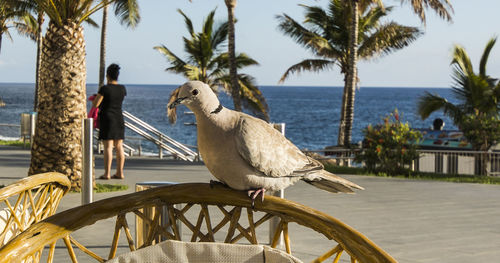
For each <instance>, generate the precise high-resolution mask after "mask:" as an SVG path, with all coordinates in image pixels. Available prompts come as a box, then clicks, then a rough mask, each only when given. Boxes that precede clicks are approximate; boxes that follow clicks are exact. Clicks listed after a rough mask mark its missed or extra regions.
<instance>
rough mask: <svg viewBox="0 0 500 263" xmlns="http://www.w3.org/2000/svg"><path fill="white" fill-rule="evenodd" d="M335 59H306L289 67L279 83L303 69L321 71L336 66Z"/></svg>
mask: <svg viewBox="0 0 500 263" xmlns="http://www.w3.org/2000/svg"><path fill="white" fill-rule="evenodd" d="M335 63H336V61H335V60H326V59H305V60H303V61H301V62H299V63H297V64H295V65H293V66H291V67H289V68H288V69H287V70H286V71H285V73H284V74H283V76H281V79H280V80H279V83H283V82H284V81H285V80H286V79H287V78H288V77H289V76H290V75H291V74H296V73H300V72H302V71H313V72H320V71H322V70H325V69H331V68H333V67H334V66H335Z"/></svg>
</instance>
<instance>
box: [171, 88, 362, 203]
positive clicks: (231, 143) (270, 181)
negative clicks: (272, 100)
mask: <svg viewBox="0 0 500 263" xmlns="http://www.w3.org/2000/svg"><path fill="white" fill-rule="evenodd" d="M180 104H182V105H185V106H186V107H187V108H189V110H191V111H192V112H193V113H194V115H195V118H196V123H197V136H198V150H199V153H200V154H201V157H202V159H203V162H204V163H205V166H206V167H207V168H208V170H209V172H210V173H211V174H212V175H213V176H214V177H215V178H217V179H218V180H219V181H220V182H221V183H223V184H225V185H227V186H229V187H230V188H233V189H236V190H242V191H246V192H247V194H248V196H249V197H250V198H251V199H252V206H253V205H254V202H255V199H256V198H257V197H258V196H259V195H262V201H264V194H265V192H266V191H269V192H275V191H279V190H281V189H284V188H286V187H288V186H290V185H292V184H294V183H296V182H297V181H299V180H302V181H305V182H306V183H309V184H311V185H313V186H315V187H317V188H320V189H323V190H326V191H328V192H332V193H339V192H342V193H354V189H360V190H363V189H364V188H363V187H361V186H359V185H357V184H355V183H353V182H350V181H348V180H346V179H344V178H342V177H339V176H337V175H334V174H332V173H330V172H328V171H326V170H325V169H324V167H323V165H322V164H321V163H320V162H319V161H317V160H315V159H313V158H310V157H308V156H307V155H305V154H304V153H303V152H302V151H301V150H300V149H299V148H298V147H297V146H295V145H294V144H293V143H292V142H291V141H290V140H288V139H287V138H286V137H285V136H284V135H282V134H281V132H279V131H278V130H276V129H275V128H274V127H273V126H272V125H271V124H270V123H268V122H265V121H263V120H261V119H258V118H255V117H253V116H251V115H248V114H246V113H243V112H238V111H234V110H231V109H228V108H226V107H224V106H222V104H221V103H220V101H219V99H218V98H217V95H216V94H215V93H214V92H213V90H212V89H211V88H210V86H209V85H207V84H205V83H203V82H201V81H188V82H186V83H184V84H183V85H181V86H179V87H178V88H176V89H175V90H174V91H172V93H171V95H170V99H169V102H168V104H167V115H168V118H169V120H170V122H171V123H175V121H176V118H177V117H176V116H177V115H176V107H177V106H178V105H180Z"/></svg>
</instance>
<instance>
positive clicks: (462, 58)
mask: <svg viewBox="0 0 500 263" xmlns="http://www.w3.org/2000/svg"><path fill="white" fill-rule="evenodd" d="M452 56H453V60H452V62H451V64H452V65H456V66H458V67H459V68H460V70H462V71H463V73H464V74H465V75H473V74H474V70H473V69H472V63H471V61H470V58H469V55H467V52H466V51H465V49H464V48H463V47H461V46H459V45H456V46H455V47H454V49H453V55H452Z"/></svg>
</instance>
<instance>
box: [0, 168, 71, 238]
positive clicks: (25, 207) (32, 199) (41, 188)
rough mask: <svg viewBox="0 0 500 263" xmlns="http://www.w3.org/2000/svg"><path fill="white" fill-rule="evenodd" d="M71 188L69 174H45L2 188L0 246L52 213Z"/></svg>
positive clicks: (0, 196)
mask: <svg viewBox="0 0 500 263" xmlns="http://www.w3.org/2000/svg"><path fill="white" fill-rule="evenodd" d="M70 188H71V183H70V181H69V179H68V178H67V176H65V175H63V174H60V173H55V172H51V173H43V174H37V175H33V176H29V177H26V178H23V179H21V180H19V181H17V182H15V183H13V184H11V185H8V186H6V187H3V188H1V189H0V246H3V245H5V244H6V243H7V242H8V241H9V240H11V239H12V238H14V237H15V236H16V235H18V234H19V233H21V232H22V231H24V230H25V229H27V228H28V227H29V226H31V225H32V224H34V223H37V222H39V221H41V220H43V219H45V218H47V217H49V216H51V215H53V214H55V212H56V209H57V206H58V205H59V202H60V200H61V198H62V196H63V195H65V194H66V193H67V192H68V191H69V189H70Z"/></svg>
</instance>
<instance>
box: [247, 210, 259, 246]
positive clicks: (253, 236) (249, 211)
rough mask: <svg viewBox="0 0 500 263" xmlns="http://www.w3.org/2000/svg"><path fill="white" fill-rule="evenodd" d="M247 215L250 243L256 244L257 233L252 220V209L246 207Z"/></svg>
mask: <svg viewBox="0 0 500 263" xmlns="http://www.w3.org/2000/svg"><path fill="white" fill-rule="evenodd" d="M247 215H248V227H249V228H250V236H251V237H252V239H251V240H250V243H252V244H254V245H257V244H259V243H258V242H257V234H256V233H255V224H254V222H253V210H252V209H250V208H247Z"/></svg>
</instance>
